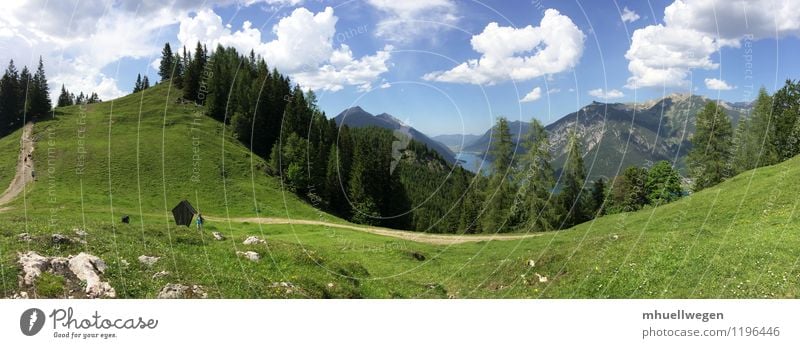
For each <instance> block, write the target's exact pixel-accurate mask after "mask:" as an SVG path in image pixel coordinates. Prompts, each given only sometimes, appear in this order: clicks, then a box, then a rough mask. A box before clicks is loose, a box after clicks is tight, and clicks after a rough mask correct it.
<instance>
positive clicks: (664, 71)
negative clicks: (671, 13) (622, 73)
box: [625, 24, 718, 88]
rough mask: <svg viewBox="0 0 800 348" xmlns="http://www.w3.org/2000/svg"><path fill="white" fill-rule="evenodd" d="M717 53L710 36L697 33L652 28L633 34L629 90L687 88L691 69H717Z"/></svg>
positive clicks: (627, 53) (659, 27) (629, 51)
mask: <svg viewBox="0 0 800 348" xmlns="http://www.w3.org/2000/svg"><path fill="white" fill-rule="evenodd" d="M717 50H718V45H717V42H716V41H715V40H714V39H713V38H712V37H710V36H707V35H704V34H702V33H699V32H697V31H694V30H690V29H683V28H669V27H665V26H663V25H660V24H659V25H651V26H647V27H645V28H642V29H638V30H636V31H634V32H633V39H632V40H631V47H630V48H629V49H628V52H626V53H625V58H627V59H628V61H629V63H628V70H629V71H630V72H631V74H632V76H631V77H630V78H628V83H627V85H626V87H629V88H635V87H647V86H668V87H679V86H684V85H685V84H686V77H687V76H688V74H689V70H690V69H698V68H699V69H715V68H717V67H718V64H716V63H714V62H712V61H711V54H712V53H714V52H716V51H717Z"/></svg>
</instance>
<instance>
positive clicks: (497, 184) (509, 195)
mask: <svg viewBox="0 0 800 348" xmlns="http://www.w3.org/2000/svg"><path fill="white" fill-rule="evenodd" d="M492 132H493V135H492V144H491V148H490V149H489V156H490V157H491V158H492V159H493V162H492V174H491V176H490V177H489V183H488V185H487V187H486V192H485V193H484V197H485V199H486V207H485V209H484V214H483V217H482V221H481V227H482V229H483V232H486V233H497V232H501V231H503V230H506V229H507V228H508V227H511V226H512V225H513V224H512V223H511V222H512V221H510V219H511V212H512V206H513V205H514V187H513V184H512V181H511V180H512V177H511V168H512V166H513V165H514V163H513V159H514V143H513V140H512V139H511V132H510V130H509V127H508V120H507V119H506V118H505V117H500V118H498V119H497V123H496V124H495V126H494V129H493V130H492Z"/></svg>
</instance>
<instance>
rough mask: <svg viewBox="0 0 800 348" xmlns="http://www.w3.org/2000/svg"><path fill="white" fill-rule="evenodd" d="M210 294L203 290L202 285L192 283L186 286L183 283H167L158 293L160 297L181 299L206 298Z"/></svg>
mask: <svg viewBox="0 0 800 348" xmlns="http://www.w3.org/2000/svg"><path fill="white" fill-rule="evenodd" d="M206 297H208V294H207V293H206V292H205V291H204V290H203V287H202V286H199V285H192V286H191V287H190V286H186V285H183V284H172V283H169V284H167V285H165V286H164V287H163V288H162V289H161V291H160V292H159V293H158V298H161V299H181V298H206Z"/></svg>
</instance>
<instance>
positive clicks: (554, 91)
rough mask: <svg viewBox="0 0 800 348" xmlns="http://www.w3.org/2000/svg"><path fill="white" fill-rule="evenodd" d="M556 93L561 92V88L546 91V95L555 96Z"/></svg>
mask: <svg viewBox="0 0 800 348" xmlns="http://www.w3.org/2000/svg"><path fill="white" fill-rule="evenodd" d="M558 92H561V88H550V89H548V90H547V94H556V93H558Z"/></svg>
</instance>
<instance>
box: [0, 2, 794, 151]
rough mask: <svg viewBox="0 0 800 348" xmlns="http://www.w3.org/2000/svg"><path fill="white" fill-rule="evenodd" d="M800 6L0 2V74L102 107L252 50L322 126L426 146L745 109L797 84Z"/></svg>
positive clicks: (710, 3) (771, 4)
mask: <svg viewBox="0 0 800 348" xmlns="http://www.w3.org/2000/svg"><path fill="white" fill-rule="evenodd" d="M797 8H800V0H728V1H723V0H717V1H714V0H649V1H615V0H608V1H606V0H593V1H588V0H583V1H577V0H576V1H569V0H559V1H556V0H525V1H500V0H498V1H471V0H457V1H456V0H402V1H400V0H363V1H362V0H358V1H355V0H352V1H344V0H343V1H321V0H239V1H237V0H219V1H205V2H201V1H192V0H158V1H151V0H144V1H120V0H99V1H85V0H82V1H80V0H64V1H45V0H42V1H3V2H2V3H0V64H3V65H6V64H7V63H8V60H10V59H13V60H14V61H15V64H16V65H17V67H18V68H19V69H21V67H22V66H23V65H27V66H29V67H34V68H35V65H36V63H37V62H38V58H39V56H41V57H42V58H43V60H44V63H45V68H46V71H47V76H48V82H49V83H50V89H51V92H52V94H53V99H54V100H55V96H56V95H57V93H58V91H59V90H60V88H61V85H62V84H64V85H65V86H66V88H67V89H69V90H70V91H72V92H75V93H76V94H77V92H78V91H83V92H84V93H89V92H97V93H98V94H99V95H100V97H101V98H102V99H104V100H110V99H113V98H116V97H120V96H123V95H125V94H128V93H130V92H131V90H132V89H133V85H134V82H135V80H136V75H137V74H143V75H147V76H149V78H150V80H151V81H157V80H158V74H157V66H158V59H159V58H160V54H161V49H162V48H163V45H164V43H165V42H169V43H170V45H171V46H172V47H173V50H175V49H178V50H180V49H182V47H184V46H187V47H188V48H189V49H192V48H193V47H194V46H195V45H196V43H197V42H198V41H199V42H202V43H204V44H206V45H207V46H209V47H215V46H216V45H218V44H221V45H224V46H232V47H235V48H237V50H239V51H242V52H249V51H251V50H252V51H254V52H255V53H256V54H258V55H260V56H262V57H264V58H265V60H266V61H267V64H268V65H270V66H271V67H276V68H278V69H279V70H280V71H281V72H283V73H285V74H288V75H289V76H290V77H291V78H292V81H294V83H297V84H299V85H300V86H301V87H302V88H304V89H306V90H313V91H314V92H315V93H316V94H317V97H318V103H319V106H320V108H321V109H322V110H323V111H325V112H326V114H327V115H328V116H329V117H333V116H335V115H336V114H338V113H339V112H341V111H342V110H344V109H346V108H348V107H351V106H356V105H358V106H361V107H362V108H364V109H365V110H367V111H368V112H371V113H373V114H379V113H382V112H387V113H389V114H392V115H394V116H395V117H397V118H398V119H400V120H402V121H404V122H406V123H407V124H409V125H411V126H413V127H415V128H417V129H419V130H420V131H422V132H425V133H427V134H429V135H439V134H480V133H483V132H484V131H486V130H487V129H488V128H489V127H491V125H492V124H493V123H494V121H495V120H496V118H497V117H498V116H505V117H507V118H509V119H510V120H524V121H529V120H531V119H532V118H537V119H539V120H541V121H542V122H543V123H545V124H548V123H550V122H553V121H555V120H557V119H559V118H560V117H562V116H564V115H566V114H568V113H571V112H575V111H577V110H579V109H580V108H581V107H582V106H584V105H586V104H589V103H591V102H592V101H600V102H644V101H647V100H651V99H656V98H662V97H664V96H666V95H669V94H672V93H693V94H699V95H704V96H707V97H709V98H713V99H723V100H726V101H731V102H737V101H751V100H753V99H754V98H755V96H756V94H757V92H758V88H760V87H765V88H766V89H767V90H768V91H769V92H774V91H775V90H776V89H777V88H780V86H782V85H783V82H784V81H785V80H786V79H797V78H798V77H800V64H797V63H796V60H797V57H798V56H800V41H798V40H799V39H798V37H800V12H798V11H797Z"/></svg>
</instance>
